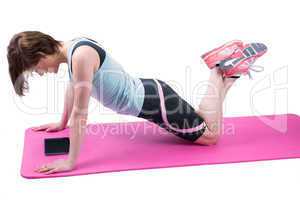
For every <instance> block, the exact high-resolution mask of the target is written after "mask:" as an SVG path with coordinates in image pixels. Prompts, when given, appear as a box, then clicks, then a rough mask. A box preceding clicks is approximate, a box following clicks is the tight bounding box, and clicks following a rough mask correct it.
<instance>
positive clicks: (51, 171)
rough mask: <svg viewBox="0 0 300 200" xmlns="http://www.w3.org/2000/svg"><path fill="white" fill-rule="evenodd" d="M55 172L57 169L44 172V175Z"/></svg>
mask: <svg viewBox="0 0 300 200" xmlns="http://www.w3.org/2000/svg"><path fill="white" fill-rule="evenodd" d="M57 171H58V168H54V169H51V170H49V171H47V172H45V173H44V174H52V173H55V172H57Z"/></svg>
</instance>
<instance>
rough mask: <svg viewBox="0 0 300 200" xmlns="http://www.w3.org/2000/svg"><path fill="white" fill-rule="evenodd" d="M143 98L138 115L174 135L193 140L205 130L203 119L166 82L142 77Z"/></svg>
mask: <svg viewBox="0 0 300 200" xmlns="http://www.w3.org/2000/svg"><path fill="white" fill-rule="evenodd" d="M141 81H142V82H143V84H144V87H145V99H144V104H143V107H142V110H141V113H140V114H139V116H138V117H142V118H145V119H147V120H149V121H152V122H154V123H156V124H158V125H159V126H161V127H163V128H165V129H166V130H168V131H169V132H171V133H173V134H174V135H176V136H178V137H180V138H182V139H185V140H188V141H192V142H195V141H196V140H197V139H199V138H200V137H201V136H202V135H203V133H204V132H205V129H206V125H205V122H204V119H203V118H202V117H201V116H200V115H199V114H198V113H197V112H196V111H195V109H194V108H193V107H192V106H191V105H190V104H189V103H188V102H187V101H185V100H184V99H183V98H182V97H180V96H179V95H178V94H177V92H176V91H174V90H173V88H172V87H170V86H169V85H168V84H167V83H165V82H164V81H162V80H159V79H142V78H141Z"/></svg>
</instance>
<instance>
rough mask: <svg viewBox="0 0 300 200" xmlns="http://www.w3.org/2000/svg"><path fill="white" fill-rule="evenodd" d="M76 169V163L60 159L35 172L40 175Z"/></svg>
mask: <svg viewBox="0 0 300 200" xmlns="http://www.w3.org/2000/svg"><path fill="white" fill-rule="evenodd" d="M73 169H74V163H72V162H71V161H69V160H64V159H59V160H55V161H54V162H53V163H50V164H45V165H42V166H41V167H39V168H38V169H36V170H34V171H35V172H38V173H43V174H52V173H57V172H66V171H71V170H73Z"/></svg>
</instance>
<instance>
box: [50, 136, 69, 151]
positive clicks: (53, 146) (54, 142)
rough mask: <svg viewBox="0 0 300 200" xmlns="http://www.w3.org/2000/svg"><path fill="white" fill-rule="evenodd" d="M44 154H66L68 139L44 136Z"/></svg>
mask: <svg viewBox="0 0 300 200" xmlns="http://www.w3.org/2000/svg"><path fill="white" fill-rule="evenodd" d="M44 144H45V145H44V146H45V154H46V155H61V154H68V153H69V148H70V139H69V138H68V137H62V138H46V139H44Z"/></svg>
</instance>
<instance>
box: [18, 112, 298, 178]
mask: <svg viewBox="0 0 300 200" xmlns="http://www.w3.org/2000/svg"><path fill="white" fill-rule="evenodd" d="M68 133H69V129H65V130H63V131H60V132H55V133H46V132H45V133H41V132H40V133H37V132H34V131H32V130H31V129H30V128H28V129H27V130H26V132H25V143H24V152H23V161H22V167H21V175H22V176H23V177H25V178H47V177H60V176H73V175H82V174H93V173H101V172H112V171H123V170H137V169H149V168H163V167H176V166H191V165H203V164H218V163H233V162H245V161H258V160H272V159H286V158H299V157H300V118H299V116H298V115H295V114H283V115H264V116H245V117H226V118H224V126H223V134H222V136H221V139H220V141H219V143H218V144H217V145H214V146H201V145H196V144H191V143H190V142H186V141H184V140H183V139H181V138H178V137H177V136H174V135H172V134H171V133H169V132H167V131H165V130H164V129H162V128H160V127H159V126H157V125H155V124H153V123H151V122H147V121H142V122H129V123H102V124H89V125H88V126H87V133H86V134H87V135H86V136H85V140H84V142H83V145H82V149H81V154H80V156H79V159H78V162H77V165H76V169H75V170H73V171H70V172H64V173H56V174H51V175H43V174H40V173H36V172H34V171H33V170H34V169H35V168H37V167H38V166H40V165H41V164H45V163H49V162H51V161H53V160H55V159H59V158H65V157H66V155H60V156H45V155H44V146H43V141H44V138H51V137H63V136H68Z"/></svg>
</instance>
